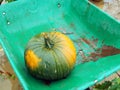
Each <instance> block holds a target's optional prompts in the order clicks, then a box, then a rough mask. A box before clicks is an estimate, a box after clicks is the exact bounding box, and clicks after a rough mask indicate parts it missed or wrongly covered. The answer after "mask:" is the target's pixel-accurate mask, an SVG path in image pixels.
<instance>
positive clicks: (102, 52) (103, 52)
mask: <svg viewBox="0 0 120 90" xmlns="http://www.w3.org/2000/svg"><path fill="white" fill-rule="evenodd" d="M116 54H120V49H118V48H115V47H113V46H103V47H102V48H98V49H97V50H96V52H93V53H91V54H90V57H91V58H92V59H94V60H97V59H99V58H102V57H107V56H112V55H116Z"/></svg>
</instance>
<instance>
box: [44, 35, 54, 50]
mask: <svg viewBox="0 0 120 90" xmlns="http://www.w3.org/2000/svg"><path fill="white" fill-rule="evenodd" d="M43 36H44V40H45V47H46V48H49V49H51V48H52V47H53V46H54V44H53V41H52V40H50V38H49V37H48V35H47V34H46V33H43Z"/></svg>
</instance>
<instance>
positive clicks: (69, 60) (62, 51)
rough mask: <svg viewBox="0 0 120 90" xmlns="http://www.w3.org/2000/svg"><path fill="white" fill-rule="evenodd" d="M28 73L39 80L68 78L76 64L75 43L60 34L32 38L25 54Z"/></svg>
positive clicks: (42, 34) (50, 33) (51, 33)
mask: <svg viewBox="0 0 120 90" xmlns="http://www.w3.org/2000/svg"><path fill="white" fill-rule="evenodd" d="M24 58H25V64H26V66H27V69H28V71H29V72H30V73H31V74H32V75H33V76H34V77H37V78H39V79H43V80H57V79H62V78H64V77H66V76H67V75H68V74H69V73H70V72H71V70H72V69H73V67H74V65H75V62H76V49H75V47H74V44H73V42H72V41H71V40H70V39H69V38H68V37H67V36H66V35H64V34H62V33H60V32H44V33H41V34H39V35H36V36H34V37H32V39H31V40H30V41H29V42H28V44H27V47H26V49H25V52H24Z"/></svg>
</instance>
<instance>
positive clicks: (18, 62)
mask: <svg viewBox="0 0 120 90" xmlns="http://www.w3.org/2000/svg"><path fill="white" fill-rule="evenodd" d="M0 17H1V18H0V42H1V44H2V47H3V49H4V51H5V53H6V56H7V57H8V60H9V62H10V64H11V66H12V68H13V70H14V72H15V73H16V75H17V77H18V79H19V81H20V83H21V85H22V87H23V89H25V90H40V89H42V90H76V89H77V90H83V89H85V88H87V87H90V86H92V85H94V84H95V83H96V82H98V81H100V80H103V79H104V78H105V77H107V76H108V75H110V74H112V73H114V72H116V71H117V70H119V69H120V54H119V48H120V23H119V22H118V21H117V20H115V19H114V18H113V17H111V16H109V15H108V14H106V13H104V12H103V11H101V10H100V9H98V8H97V7H96V6H94V5H93V4H92V3H90V2H89V1H87V0H42V1H41V0H18V1H15V2H12V3H9V4H5V5H1V6H0ZM48 31H59V32H62V33H64V34H66V35H68V37H70V38H71V39H72V40H73V42H74V44H75V47H76V50H77V61H76V65H75V67H74V69H73V71H72V72H71V73H70V75H69V76H68V77H66V78H64V79H62V80H58V81H53V82H45V81H42V80H37V79H35V78H33V77H32V76H31V75H30V74H29V72H28V71H27V69H26V66H25V62H24V50H25V47H26V45H27V43H28V41H29V40H30V38H31V37H33V36H34V35H36V34H38V33H41V32H48ZM103 47H104V48H105V47H107V48H108V49H109V50H108V51H107V50H103ZM100 48H101V49H100ZM99 50H101V53H100V52H99ZM102 51H104V52H106V53H109V52H111V53H109V54H102V53H104V52H102ZM112 51H113V52H112ZM96 53H97V54H96ZM102 55H103V56H102Z"/></svg>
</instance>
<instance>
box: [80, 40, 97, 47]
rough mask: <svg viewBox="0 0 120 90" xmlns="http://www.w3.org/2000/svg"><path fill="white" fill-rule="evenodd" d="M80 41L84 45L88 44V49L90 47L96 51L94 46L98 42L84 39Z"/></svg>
mask: <svg viewBox="0 0 120 90" xmlns="http://www.w3.org/2000/svg"><path fill="white" fill-rule="evenodd" d="M81 40H82V41H83V42H85V43H86V44H88V45H89V46H90V47H92V48H93V49H96V44H97V42H98V39H93V40H88V39H86V38H81Z"/></svg>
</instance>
